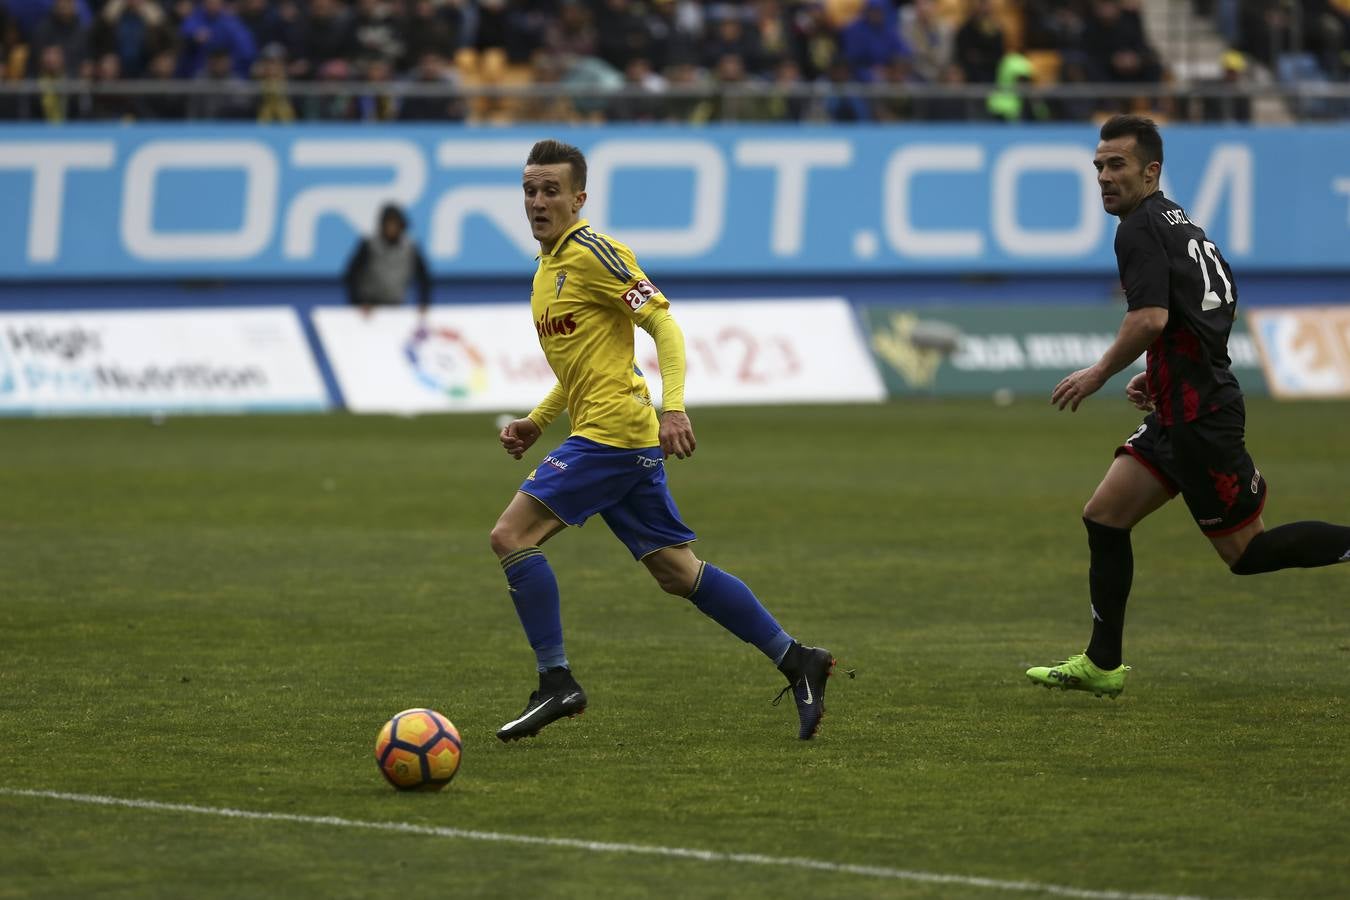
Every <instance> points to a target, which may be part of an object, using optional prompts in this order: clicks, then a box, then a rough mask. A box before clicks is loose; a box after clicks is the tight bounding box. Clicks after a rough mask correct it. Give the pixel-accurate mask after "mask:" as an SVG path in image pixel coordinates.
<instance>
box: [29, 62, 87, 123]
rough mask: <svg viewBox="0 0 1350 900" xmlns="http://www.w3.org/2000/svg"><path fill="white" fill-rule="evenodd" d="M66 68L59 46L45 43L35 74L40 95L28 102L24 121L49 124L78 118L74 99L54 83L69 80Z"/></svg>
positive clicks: (75, 99)
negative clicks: (32, 120)
mask: <svg viewBox="0 0 1350 900" xmlns="http://www.w3.org/2000/svg"><path fill="white" fill-rule="evenodd" d="M66 68H67V67H66V51H65V50H63V49H61V45H60V44H48V45H47V46H45V47H43V48H42V52H41V53H40V54H39V56H38V61H37V72H36V73H35V74H36V77H37V81H38V88H39V93H38V94H37V96H36V97H33V98H32V99H31V100H30V101H29V103H28V105H27V109H26V110H25V114H26V115H25V117H26V118H30V119H41V120H42V121H44V122H49V123H52V124H60V123H61V122H66V121H69V120H71V119H74V118H78V116H79V109H78V104H77V98H76V97H75V96H74V95H73V94H70V93H68V92H65V91H61V90H58V88H57V82H60V81H65V80H66V79H67V78H68V77H69V76H68V73H67V71H66Z"/></svg>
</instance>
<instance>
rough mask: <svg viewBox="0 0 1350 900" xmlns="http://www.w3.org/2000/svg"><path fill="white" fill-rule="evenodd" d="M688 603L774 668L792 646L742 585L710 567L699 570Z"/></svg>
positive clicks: (741, 582)
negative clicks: (773, 665) (767, 659)
mask: <svg viewBox="0 0 1350 900" xmlns="http://www.w3.org/2000/svg"><path fill="white" fill-rule="evenodd" d="M689 600H690V601H691V602H692V603H693V604H694V605H695V606H697V607H698V608H699V611H700V612H702V613H703V614H704V615H705V616H707V617H708V618H710V619H712V620H713V621H714V622H716V623H717V624H718V625H721V626H722V627H723V628H725V629H726V630H727V631H730V632H731V633H732V634H734V635H736V637H738V638H740V639H741V640H743V641H745V642H746V643H747V644H754V645H755V646H756V647H758V648H759V651H760V652H761V653H763V654H764V655H765V656H767V657H768V658H769V659H771V660H772V661H773V662H774V664H775V665H777V664H778V663H780V662H782V660H783V656H784V655H785V654H786V653H787V652H788V648H789V647H791V646H792V636H791V635H789V634H788V633H787V632H786V631H784V630H783V629H782V627H781V626H779V624H778V622H777V621H775V619H774V617H773V616H771V615H769V611H768V610H767V609H765V608H764V607H763V605H762V604H761V603H760V602H759V599H758V598H756V597H755V594H754V592H753V591H751V590H750V588H748V587H746V586H745V582H744V581H741V580H740V579H739V578H737V577H736V576H735V575H729V574H727V573H726V572H723V571H722V570H721V569H719V568H717V566H714V565H713V564H712V563H706V562H705V563H704V564H703V567H702V568H701V569H699V573H698V579H697V580H696V581H695V582H694V589H693V590H692V591H690V592H689Z"/></svg>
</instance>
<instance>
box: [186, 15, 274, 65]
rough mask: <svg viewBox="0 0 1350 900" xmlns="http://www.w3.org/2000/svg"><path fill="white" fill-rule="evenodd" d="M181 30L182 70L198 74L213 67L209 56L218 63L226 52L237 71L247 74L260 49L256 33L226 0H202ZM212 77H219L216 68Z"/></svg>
mask: <svg viewBox="0 0 1350 900" xmlns="http://www.w3.org/2000/svg"><path fill="white" fill-rule="evenodd" d="M179 33H180V34H181V35H182V39H183V55H182V57H181V58H180V59H179V63H178V71H179V74H180V75H182V76H184V77H186V78H195V77H197V76H198V75H201V74H202V72H203V71H205V70H207V69H208V68H210V60H213V59H214V60H216V61H217V64H218V63H219V57H220V56H221V55H222V54H223V55H226V56H228V57H229V58H230V63H231V65H233V66H234V74H235V75H241V76H243V75H247V74H248V73H249V69H250V68H251V67H252V66H253V57H254V55H255V54H256V53H257V50H256V48H255V47H254V46H253V36H252V35H250V34H249V33H248V29H247V28H245V27H244V24H243V23H242V22H240V21H239V17H238V16H236V15H235V14H234V12H233V11H231V10H230V9H229V7H227V6H226V5H225V0H201V3H200V4H199V5H198V6H197V8H196V9H195V10H193V12H192V14H191V15H190V16H188V17H187V19H186V20H185V21H184V22H183V25H182V27H181V28H180V29H179ZM208 77H210V78H217V77H219V73H218V72H214V73H213V74H211V75H210V76H208Z"/></svg>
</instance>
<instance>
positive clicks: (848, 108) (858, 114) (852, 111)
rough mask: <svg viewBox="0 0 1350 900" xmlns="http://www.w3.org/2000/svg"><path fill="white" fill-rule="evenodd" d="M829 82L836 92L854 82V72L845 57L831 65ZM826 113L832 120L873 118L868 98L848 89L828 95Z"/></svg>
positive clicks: (863, 120)
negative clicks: (849, 91)
mask: <svg viewBox="0 0 1350 900" xmlns="http://www.w3.org/2000/svg"><path fill="white" fill-rule="evenodd" d="M828 82H829V85H830V87H832V88H834V89H835V91H836V92H838V91H841V89H844V88H846V87H847V86H848V85H849V84H851V83H853V73H852V72H851V71H850V70H849V66H848V62H847V61H845V60H844V58H843V57H840V58H839V59H836V60H835V61H834V62H833V63H832V64H831V65H830V72H829V76H828ZM824 113H825V118H827V119H828V120H829V121H831V122H870V121H871V120H872V109H871V106H870V105H869V104H868V102H867V100H865V99H864V98H862V97H860V96H858V95H857V94H852V93H848V92H847V91H843V92H841V93H831V94H830V95H829V96H827V97H826V98H825V101H824Z"/></svg>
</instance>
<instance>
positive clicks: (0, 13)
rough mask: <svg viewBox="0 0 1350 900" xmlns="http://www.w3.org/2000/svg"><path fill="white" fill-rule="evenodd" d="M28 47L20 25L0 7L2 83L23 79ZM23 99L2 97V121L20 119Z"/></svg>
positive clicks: (0, 101) (0, 106)
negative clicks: (20, 30)
mask: <svg viewBox="0 0 1350 900" xmlns="http://www.w3.org/2000/svg"><path fill="white" fill-rule="evenodd" d="M27 52H28V47H27V45H26V44H24V43H23V40H22V38H20V37H19V23H18V22H17V21H15V20H14V17H13V16H11V15H10V14H9V10H7V9H5V7H4V6H3V5H0V81H8V80H10V79H12V78H19V77H22V73H23V70H24V68H25V67H26V65H27V62H28V61H27V60H26V59H24V58H23V54H24V53H27ZM21 105H23V98H20V97H13V96H4V95H0V119H17V118H20V112H21V110H20V106H21Z"/></svg>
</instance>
